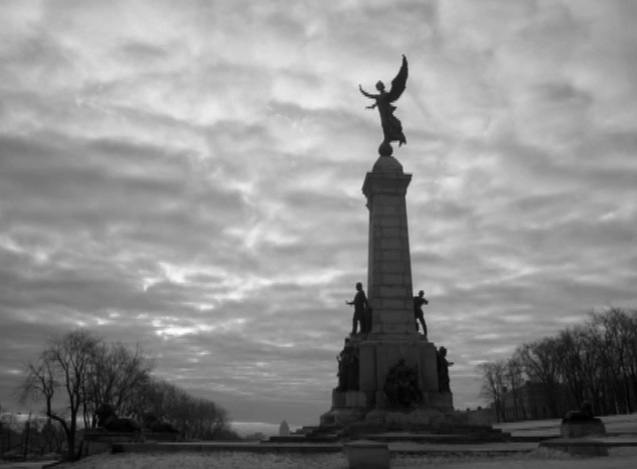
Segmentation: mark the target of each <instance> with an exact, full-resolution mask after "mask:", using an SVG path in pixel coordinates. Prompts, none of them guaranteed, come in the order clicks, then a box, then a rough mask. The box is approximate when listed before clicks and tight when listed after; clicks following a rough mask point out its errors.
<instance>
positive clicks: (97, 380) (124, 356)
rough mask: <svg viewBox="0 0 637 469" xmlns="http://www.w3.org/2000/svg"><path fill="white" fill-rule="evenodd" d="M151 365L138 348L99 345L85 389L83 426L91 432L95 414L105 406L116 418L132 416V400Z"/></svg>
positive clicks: (148, 374)
mask: <svg viewBox="0 0 637 469" xmlns="http://www.w3.org/2000/svg"><path fill="white" fill-rule="evenodd" d="M153 367H154V362H153V361H152V360H149V359H148V358H146V357H145V356H144V355H143V353H142V350H141V348H140V347H139V345H137V346H136V348H135V349H134V350H131V349H129V348H128V347H126V346H125V345H123V344H121V343H115V344H106V343H103V342H102V343H100V344H99V345H98V346H97V347H96V348H95V350H94V356H93V358H92V361H91V367H90V370H89V371H88V373H87V375H86V380H85V389H84V425H85V426H86V427H87V428H94V427H95V426H96V424H97V422H96V420H95V410H96V408H97V407H98V406H99V405H100V404H103V403H108V404H110V405H111V406H112V407H113V410H114V411H115V412H116V413H117V414H118V415H123V414H131V413H133V412H134V410H133V407H134V405H133V401H134V396H135V395H136V394H137V393H139V392H140V391H141V390H142V389H143V386H144V385H145V383H146V382H147V381H148V380H149V377H150V372H151V371H152V369H153Z"/></svg>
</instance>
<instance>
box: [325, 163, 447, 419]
mask: <svg viewBox="0 0 637 469" xmlns="http://www.w3.org/2000/svg"><path fill="white" fill-rule="evenodd" d="M410 181H411V174H405V173H404V171H403V167H402V165H401V164H400V163H399V162H398V161H397V160H396V159H395V158H393V157H391V156H381V157H380V158H378V160H377V161H376V163H375V164H374V166H373V168H372V171H370V172H368V173H367V175H366V177H365V182H364V184H363V194H364V195H365V197H366V198H367V208H368V210H369V251H368V276H367V288H366V290H367V297H368V301H369V304H370V306H371V308H372V326H371V331H370V332H369V333H368V334H361V335H358V336H356V337H352V338H349V339H346V344H345V345H346V347H347V350H349V351H350V353H349V355H348V357H351V356H352V352H351V351H352V350H354V351H355V352H354V354H353V355H355V356H356V357H357V361H356V363H355V364H354V365H348V366H349V367H348V368H347V370H342V371H343V373H345V372H346V371H347V372H350V371H351V370H356V372H357V373H358V380H355V381H354V382H355V383H356V384H355V386H356V387H355V389H340V390H338V389H337V390H334V393H333V396H332V410H331V411H330V412H328V413H327V414H325V415H323V416H322V417H321V424H322V425H348V424H350V423H352V422H360V421H361V420H362V421H364V422H367V423H368V424H370V425H381V426H382V425H394V426H395V425H412V426H417V425H430V424H432V422H433V423H437V424H444V423H445V422H446V421H447V418H446V417H445V415H447V414H448V415H451V414H453V413H454V410H453V402H452V395H451V393H450V392H439V386H438V365H437V350H436V347H435V346H434V344H433V343H431V342H428V341H427V339H426V338H425V337H424V336H422V335H420V334H418V331H417V329H416V324H415V317H414V303H413V286H412V277H411V255H410V250H409V230H408V224H407V207H406V200H405V197H406V194H407V187H408V186H409V183H410ZM350 363H351V362H350ZM349 382H350V381H348V383H349Z"/></svg>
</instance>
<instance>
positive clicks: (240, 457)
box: [57, 448, 637, 469]
mask: <svg viewBox="0 0 637 469" xmlns="http://www.w3.org/2000/svg"><path fill="white" fill-rule="evenodd" d="M423 467H436V468H443V469H538V468H541V469H573V468H577V469H634V468H635V467H637V448H615V449H611V450H610V454H609V456H608V457H604V458H575V457H571V456H568V455H566V454H565V453H561V452H554V451H549V450H545V449H538V450H536V451H533V452H531V453H528V454H519V455H510V456H503V457H487V456H482V457H480V456H468V457H462V456H454V457H427V456H405V457H400V456H399V457H394V458H393V459H392V461H391V468H392V469H398V468H400V469H422V468H423ZM57 468H60V469H62V468H63V469H151V468H152V469H347V468H348V464H347V460H346V458H345V456H344V455H342V454H318V455H299V454H255V453H208V454H188V453H174V454H155V455H153V454H114V455H110V454H103V455H98V456H93V457H90V458H86V459H83V460H82V461H79V462H77V463H74V464H64V465H60V466H57Z"/></svg>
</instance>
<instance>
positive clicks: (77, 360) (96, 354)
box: [20, 330, 153, 459]
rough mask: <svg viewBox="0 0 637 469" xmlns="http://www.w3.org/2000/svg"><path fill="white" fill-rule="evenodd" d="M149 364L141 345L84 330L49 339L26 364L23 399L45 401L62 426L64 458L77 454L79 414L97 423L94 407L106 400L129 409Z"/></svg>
mask: <svg viewBox="0 0 637 469" xmlns="http://www.w3.org/2000/svg"><path fill="white" fill-rule="evenodd" d="M152 367H153V363H152V361H150V360H147V359H146V358H145V357H144V356H143V354H142V352H141V349H140V348H139V346H138V347H137V348H136V349H135V350H134V351H131V350H129V349H127V348H126V347H125V346H124V345H122V344H119V343H118V344H111V345H108V344H105V343H104V342H103V340H102V339H100V338H97V337H95V336H94V335H92V334H91V333H89V332H87V331H85V330H77V331H73V332H69V333H67V334H66V335H64V336H62V337H56V338H52V339H51V340H50V341H49V343H48V345H47V347H46V348H45V350H44V351H43V352H42V353H41V354H40V355H39V356H38V358H37V359H36V360H34V361H31V362H29V364H28V365H27V377H26V379H25V381H24V383H23V384H22V386H21V392H20V395H21V400H22V401H23V402H24V401H27V400H32V401H44V404H45V414H46V415H47V416H48V417H49V418H50V419H51V420H53V421H55V422H58V423H59V424H60V425H61V427H62V428H63V429H64V432H65V434H66V439H67V445H68V458H69V459H75V458H76V454H75V446H76V434H77V429H78V427H77V425H78V418H79V417H80V415H81V416H82V417H83V419H84V426H85V427H86V428H91V427H94V426H95V425H96V421H95V418H94V413H95V409H96V408H97V406H99V405H100V404H102V403H109V404H111V405H113V406H114V408H115V410H116V411H122V410H124V409H130V407H131V405H132V401H133V396H134V395H135V393H137V392H138V391H139V389H141V387H142V385H143V384H144V383H145V382H146V381H147V380H148V379H149V373H150V371H151V369H152Z"/></svg>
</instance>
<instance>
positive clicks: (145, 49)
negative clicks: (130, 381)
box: [0, 0, 637, 425]
mask: <svg viewBox="0 0 637 469" xmlns="http://www.w3.org/2000/svg"><path fill="white" fill-rule="evenodd" d="M636 21H637V3H633V2H627V1H610V0H608V1H604V2H600V1H597V0H588V1H584V0H582V1H566V0H563V1H560V0H551V1H549V0H547V1H539V0H538V1H530V0H519V1H511V0H500V1H495V0H494V1H480V2H473V1H469V0H465V1H449V0H445V1H410V0H405V1H396V2H386V1H383V2H381V1H369V0H365V1H363V0H351V1H339V2H320V1H310V0H307V1H294V2H292V1H283V0H280V1H268V2H262V1H257V0H219V1H203V0H200V1H194V0H193V1H185V2H179V4H177V3H176V2H172V1H163V2H162V1H150V0H149V1H124V0H122V1H111V2H97V1H94V2H85V1H79V0H77V1H71V0H69V1H55V2H44V1H40V2H38V1H18V0H16V1H3V2H0V331H1V336H2V342H1V348H0V402H2V403H3V405H9V406H11V405H14V402H15V401H14V397H13V394H12V392H13V390H14V388H15V387H16V385H17V384H18V383H19V382H20V380H21V379H22V377H23V375H22V370H23V369H24V366H23V364H24V362H25V361H26V360H27V359H28V358H29V357H31V356H33V355H34V354H35V353H37V351H39V350H41V349H42V347H43V345H44V344H45V342H46V340H47V338H48V337H49V336H50V335H51V334H61V333H64V332H66V331H69V330H72V329H74V328H78V327H84V328H87V329H89V330H91V331H94V332H95V333H97V334H99V335H100V336H102V337H104V338H105V339H106V340H109V341H122V342H125V343H129V344H135V343H139V344H141V345H142V347H143V348H144V350H145V351H146V352H147V353H148V354H149V355H152V356H155V357H157V360H156V363H157V370H156V373H157V375H158V376H159V377H161V378H163V379H166V380H169V381H171V382H174V383H176V384H178V385H180V386H182V387H184V388H185V389H187V390H189V391H191V392H192V393H194V394H195V395H198V396H202V397H207V398H211V399H214V400H215V401H216V402H218V403H220V404H221V405H223V406H225V407H226V408H227V409H228V410H229V412H230V414H231V417H232V418H234V419H236V420H238V421H251V422H258V421H260V422H270V423H277V422H280V421H281V420H283V419H284V418H285V419H287V421H288V422H290V423H291V424H293V425H300V424H313V423H317V422H318V417H319V415H320V414H321V413H322V412H324V411H327V410H328V409H329V406H330V393H331V389H332V387H334V385H335V384H336V377H335V372H336V360H335V356H336V354H337V353H338V351H339V350H340V348H341V347H342V344H343V338H344V337H345V335H346V334H347V332H348V331H349V327H350V324H351V309H349V307H347V306H345V305H344V300H346V299H348V300H349V299H351V298H352V297H353V294H354V284H355V283H356V282H357V281H359V280H362V281H365V279H366V277H367V275H366V271H367V221H368V218H367V217H368V214H367V209H366V207H365V200H364V197H363V195H362V193H361V186H362V182H363V179H364V177H365V173H366V172H367V171H368V170H370V169H371V166H372V164H373V162H374V161H375V159H376V154H377V153H376V149H377V146H378V144H379V143H380V140H381V131H380V125H379V122H378V116H377V114H376V113H375V112H372V111H369V110H366V109H365V108H364V107H365V106H366V105H368V104H369V103H368V102H367V100H366V99H365V98H364V97H362V96H361V95H360V93H359V92H358V89H357V87H358V84H359V83H360V84H362V85H363V86H364V87H365V88H367V89H369V90H372V89H373V85H374V83H375V82H376V81H377V80H379V79H381V80H383V81H386V82H389V81H390V80H391V79H392V78H393V77H394V75H395V73H396V72H397V71H398V68H399V66H400V60H401V54H405V55H406V56H407V57H408V59H409V63H410V78H409V82H408V87H407V91H406V92H405V94H404V95H403V97H402V98H401V100H400V101H399V102H398V110H397V111H396V115H397V116H398V117H399V118H400V119H401V120H402V121H403V125H404V129H405V134H406V136H407V139H408V145H407V146H403V147H402V148H400V149H397V150H396V152H395V155H396V156H397V157H398V159H399V160H400V161H401V162H402V164H403V166H404V168H405V171H406V172H409V173H412V174H413V180H412V183H411V185H410V187H409V191H408V194H407V203H408V212H409V223H410V242H411V248H412V270H413V279H414V288H415V289H416V290H418V289H424V290H426V292H427V297H428V298H429V300H430V305H429V306H428V307H427V309H426V318H427V322H428V326H429V330H430V340H432V341H433V342H434V343H435V344H436V345H438V346H440V345H445V346H446V347H447V348H448V349H449V358H450V359H451V361H454V362H455V365H454V367H453V368H452V369H451V380H452V382H451V387H452V391H454V400H455V404H456V407H458V408H465V407H467V406H472V407H474V406H477V405H481V404H482V405H483V404H484V403H483V402H482V401H481V400H480V398H479V396H478V392H479V379H478V375H477V372H476V365H477V364H478V363H480V362H482V361H485V360H495V359H500V358H505V357H508V356H509V355H510V354H511V352H512V351H513V350H514V349H515V348H516V346H517V345H519V344H520V343H522V342H524V341H530V340H533V339H535V338H539V337H542V336H545V335H550V334H553V333H555V332H557V331H558V330H560V329H562V328H564V327H567V326H569V325H572V324H576V323H578V322H582V321H584V320H585V317H586V314H587V313H588V312H589V311H591V310H599V309H602V308H604V307H606V306H609V305H614V306H619V307H623V306H626V307H635V305H636V304H637V293H636V290H635V285H637V249H636V246H637V243H636V241H637V239H636V229H635V227H636V226H637V158H636V157H635V156H636V150H637V47H635V45H636V44H637V30H636V29H635V27H634V25H635V22H636ZM15 405H16V406H17V404H15ZM34 410H37V409H34Z"/></svg>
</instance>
